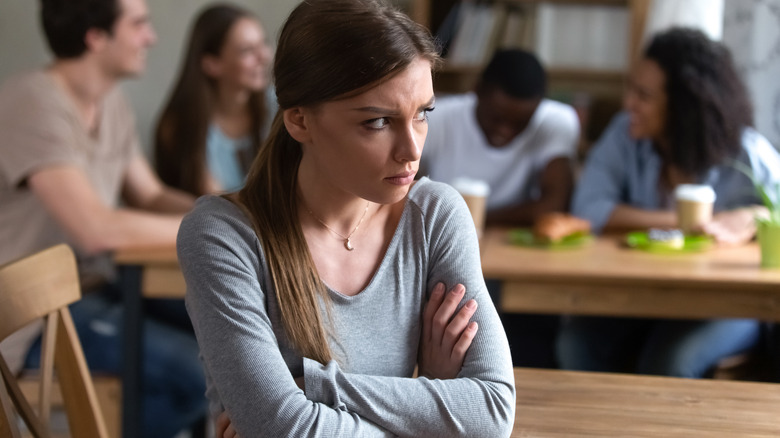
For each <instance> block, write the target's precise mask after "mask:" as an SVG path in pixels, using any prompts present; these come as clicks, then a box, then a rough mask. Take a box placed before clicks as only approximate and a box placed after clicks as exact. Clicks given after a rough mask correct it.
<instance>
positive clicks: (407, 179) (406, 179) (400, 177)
mask: <svg viewBox="0 0 780 438" xmlns="http://www.w3.org/2000/svg"><path fill="white" fill-rule="evenodd" d="M416 173H417V172H402V173H399V174H397V175H393V176H390V177H387V178H385V181H387V182H389V183H390V184H394V185H398V186H405V185H409V184H411V183H412V181H414V175H415V174H416Z"/></svg>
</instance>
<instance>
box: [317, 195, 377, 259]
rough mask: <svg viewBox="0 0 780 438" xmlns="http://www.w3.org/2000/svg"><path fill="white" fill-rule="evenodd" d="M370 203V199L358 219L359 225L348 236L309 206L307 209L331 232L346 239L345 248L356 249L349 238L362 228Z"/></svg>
mask: <svg viewBox="0 0 780 438" xmlns="http://www.w3.org/2000/svg"><path fill="white" fill-rule="evenodd" d="M369 204H370V203H369V202H368V201H366V209H365V210H363V216H361V217H360V220H359V221H358V223H357V225H355V229H354V230H352V232H351V233H349V234H347V235H346V236H345V235H343V234H341V233H339V232H338V231H336V230H334V229H333V228H331V227H329V226H328V224H326V223H325V222H323V221H322V219H320V218H318V217H317V215H315V214H314V212H312V211H311V210H310V209H309V208H308V207H306V211H308V212H309V214H310V215H311V217H313V218H314V219H317V222H319V223H321V224H322V226H323V227H325V228H327V229H328V231H330V232H331V233H333V234H335V235H337V236H339V237H341V238H342V239H344V248H347V251H352V250H354V249H355V247H354V246H352V242H350V240H349V239H350V238H351V237H352V235H353V234H355V231H357V230H358V228H360V224H362V223H363V219H365V218H366V213H367V212H368V206H369Z"/></svg>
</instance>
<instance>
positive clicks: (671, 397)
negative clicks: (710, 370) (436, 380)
mask: <svg viewBox="0 0 780 438" xmlns="http://www.w3.org/2000/svg"><path fill="white" fill-rule="evenodd" d="M515 386H516V388H517V412H516V413H515V425H514V429H513V430H512V435H511V436H512V438H520V437H550V438H554V437H618V436H619V437H628V436H630V437H699V436H707V437H724V438H725V437H728V438H732V437H777V436H780V386H778V385H777V384H770V383H754V382H735V381H724V380H717V381H713V380H693V379H680V378H673V377H655V376H634V375H625V374H611V373H586V372H576V371H560V370H536V369H530V368H515Z"/></svg>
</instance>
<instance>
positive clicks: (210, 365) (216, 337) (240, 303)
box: [177, 198, 392, 437]
mask: <svg viewBox="0 0 780 438" xmlns="http://www.w3.org/2000/svg"><path fill="white" fill-rule="evenodd" d="M198 204H199V207H196V208H195V210H194V211H193V212H192V213H190V214H189V215H188V216H187V217H186V218H185V220H184V221H183V222H182V225H181V228H180V230H179V237H178V242H177V246H178V255H179V262H180V264H181V268H182V272H183V273H184V277H185V280H186V283H187V295H186V304H187V310H188V312H189V314H190V318H191V319H192V322H193V326H194V329H195V335H196V337H197V339H198V344H199V346H200V350H201V357H202V361H203V364H204V366H205V368H206V371H207V374H208V375H209V376H210V379H211V381H210V382H209V387H210V389H209V391H210V392H211V394H210V398H213V397H218V398H219V402H221V403H222V405H223V406H224V408H225V410H226V411H227V412H228V413H229V415H230V419H231V421H232V423H233V425H234V426H235V428H236V430H237V431H238V432H239V434H241V435H242V436H249V437H265V436H268V437H285V436H289V437H302V436H306V437H333V436H359V437H387V436H392V435H391V434H390V433H389V432H387V431H386V430H384V429H382V428H380V427H378V426H377V425H376V424H374V423H372V422H371V421H369V420H367V419H366V418H364V417H361V416H360V415H359V414H357V413H356V412H355V411H349V410H347V409H345V408H344V406H339V405H335V404H325V403H316V402H312V401H310V400H307V398H306V396H305V395H304V393H303V391H301V390H300V389H299V388H298V387H297V385H296V384H295V381H294V379H293V376H292V375H291V373H290V371H289V369H288V367H287V364H286V362H285V360H284V357H283V356H282V353H281V351H280V349H279V346H278V344H277V339H276V336H275V334H274V331H273V327H272V323H271V319H270V318H269V315H268V313H267V306H266V304H265V300H266V299H267V295H266V291H264V290H263V286H262V285H263V282H262V281H261V279H262V278H264V275H265V274H264V272H263V268H262V263H261V261H260V259H259V256H258V254H261V251H260V249H259V245H258V243H257V240H256V238H255V235H254V232H253V231H252V229H251V227H250V226H248V225H247V224H246V223H244V222H243V221H242V220H239V219H238V218H237V215H236V214H235V213H234V214H229V213H226V209H228V208H230V207H232V205H228V203H227V201H224V200H221V199H219V198H210V199H209V198H205V201H203V200H201V201H199V203H198ZM204 204H205V205H204ZM233 208H234V207H233Z"/></svg>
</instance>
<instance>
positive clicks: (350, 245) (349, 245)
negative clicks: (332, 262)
mask: <svg viewBox="0 0 780 438" xmlns="http://www.w3.org/2000/svg"><path fill="white" fill-rule="evenodd" d="M344 248H347V251H352V250H354V249H355V247H353V246H352V242H350V241H349V238H346V239H344Z"/></svg>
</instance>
